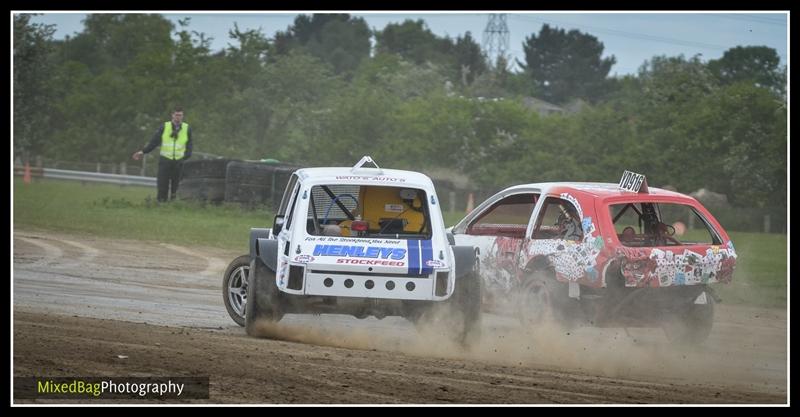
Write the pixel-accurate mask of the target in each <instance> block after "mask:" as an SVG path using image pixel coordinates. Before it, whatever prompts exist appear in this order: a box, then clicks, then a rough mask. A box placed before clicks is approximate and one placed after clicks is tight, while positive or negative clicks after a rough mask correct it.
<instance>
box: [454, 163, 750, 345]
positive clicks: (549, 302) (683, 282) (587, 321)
mask: <svg viewBox="0 0 800 417" xmlns="http://www.w3.org/2000/svg"><path fill="white" fill-rule="evenodd" d="M452 234H453V236H454V238H455V241H456V244H458V245H468V246H474V247H476V248H477V249H476V250H477V251H478V252H479V253H478V255H479V260H480V262H481V265H480V269H481V276H482V282H483V285H484V287H483V308H484V310H487V311H494V312H500V313H511V314H514V315H517V316H518V317H519V318H520V319H521V320H523V322H525V323H529V324H538V323H541V322H542V321H544V320H548V319H550V320H553V321H555V322H557V323H559V324H562V325H564V326H568V327H572V326H575V325H593V326H601V327H662V328H663V329H664V331H665V333H666V335H667V337H668V338H669V339H670V340H672V341H675V342H678V343H689V344H697V343H701V342H703V341H704V340H705V339H706V338H707V337H708V335H709V333H710V332H711V327H712V322H713V316H714V302H715V301H717V302H718V301H720V300H719V298H718V297H717V296H716V294H715V293H714V290H713V288H712V287H711V286H709V284H712V283H717V282H722V283H728V282H730V281H731V279H732V277H733V270H734V268H735V266H736V258H737V255H736V251H735V249H734V247H733V242H732V241H731V239H730V238H729V237H728V235H727V234H726V233H725V230H723V228H722V226H720V224H719V223H718V222H717V220H716V219H715V218H714V216H712V215H711V213H709V212H708V210H706V209H705V208H704V207H703V206H702V205H701V204H700V203H699V202H698V201H697V200H696V199H694V198H692V197H690V196H687V195H684V194H680V193H677V192H673V191H668V190H663V189H659V188H654V187H648V186H647V181H646V179H645V178H644V176H643V175H640V174H635V173H632V172H629V171H625V174H624V175H623V177H622V179H621V181H620V183H619V184H610V183H576V182H561V183H538V184H524V185H517V186H514V187H510V188H507V189H505V190H503V191H500V192H499V193H497V194H495V195H494V196H492V197H490V198H489V199H487V200H486V201H484V202H483V203H482V204H480V205H479V206H478V207H477V208H476V209H475V210H473V211H472V212H471V213H469V214H468V215H467V216H466V217H465V218H464V219H463V220H461V221H460V222H459V223H458V224H457V225H456V226H454V227H453V228H452Z"/></svg>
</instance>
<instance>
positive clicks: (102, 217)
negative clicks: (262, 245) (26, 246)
mask: <svg viewBox="0 0 800 417" xmlns="http://www.w3.org/2000/svg"><path fill="white" fill-rule="evenodd" d="M155 194H156V190H155V188H146V187H138V186H124V187H123V186H118V185H100V184H85V185H84V184H81V183H78V182H74V181H58V180H36V181H34V182H33V183H31V184H23V183H22V181H21V180H18V179H15V181H14V228H15V229H17V228H24V229H45V230H53V231H62V232H69V233H86V234H92V235H97V236H106V237H112V238H122V239H136V240H154V241H159V242H168V243H176V244H181V245H206V246H212V247H218V248H222V249H236V250H241V251H243V252H246V251H247V248H248V243H247V242H248V236H249V233H250V228H251V227H269V226H270V225H271V224H272V215H271V214H270V213H268V212H267V211H265V210H245V209H242V208H240V207H239V206H238V205H221V206H215V205H211V204H209V205H200V204H197V203H189V202H185V201H173V202H170V203H168V204H156V202H155Z"/></svg>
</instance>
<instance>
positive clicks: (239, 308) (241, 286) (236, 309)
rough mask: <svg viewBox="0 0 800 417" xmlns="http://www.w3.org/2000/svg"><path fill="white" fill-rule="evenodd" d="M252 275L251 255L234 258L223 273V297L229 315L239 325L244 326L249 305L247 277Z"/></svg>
mask: <svg viewBox="0 0 800 417" xmlns="http://www.w3.org/2000/svg"><path fill="white" fill-rule="evenodd" d="M249 275H250V255H242V256H240V257H238V258H236V259H234V260H233V261H232V262H231V263H230V264H228V268H226V269H225V274H224V275H222V299H223V301H224V302H225V309H226V310H228V315H229V316H231V318H232V319H233V321H235V322H236V324H238V325H239V326H244V312H245V309H246V307H247V278H248V276H249Z"/></svg>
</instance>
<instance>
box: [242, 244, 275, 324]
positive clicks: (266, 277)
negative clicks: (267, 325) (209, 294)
mask: <svg viewBox="0 0 800 417" xmlns="http://www.w3.org/2000/svg"><path fill="white" fill-rule="evenodd" d="M244 313H245V314H244V329H245V331H246V332H247V334H248V335H250V336H258V330H257V328H256V324H257V323H258V321H261V320H264V321H270V322H278V321H280V319H281V318H283V312H282V311H281V309H280V290H278V286H277V285H276V284H275V272H273V271H272V270H270V269H269V268H267V266H266V265H264V262H262V261H261V260H260V259H258V258H256V259H253V260H252V261H251V262H250V276H249V279H248V283H247V308H245V311H244Z"/></svg>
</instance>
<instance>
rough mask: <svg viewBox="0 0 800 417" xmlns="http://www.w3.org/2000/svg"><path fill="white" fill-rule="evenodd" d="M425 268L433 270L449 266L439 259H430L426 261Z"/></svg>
mask: <svg viewBox="0 0 800 417" xmlns="http://www.w3.org/2000/svg"><path fill="white" fill-rule="evenodd" d="M425 266H429V267H431V268H445V267H447V264H446V263H444V262H442V261H440V260H438V259H429V260H427V261H425Z"/></svg>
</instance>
